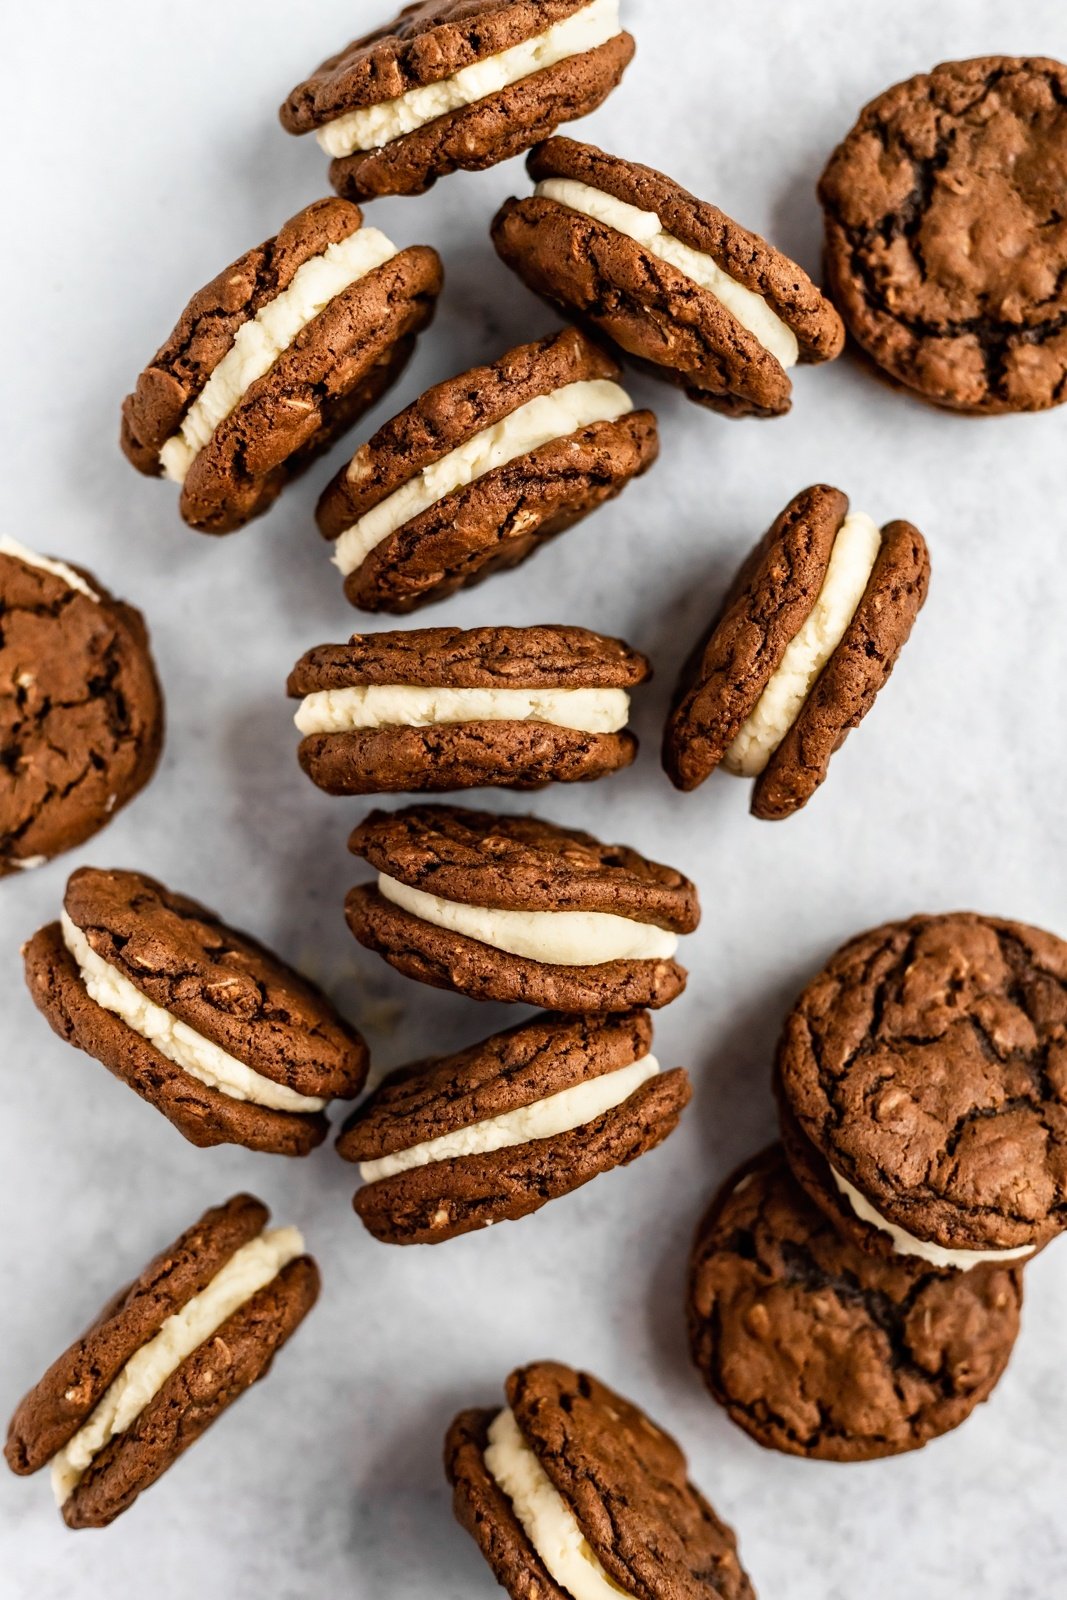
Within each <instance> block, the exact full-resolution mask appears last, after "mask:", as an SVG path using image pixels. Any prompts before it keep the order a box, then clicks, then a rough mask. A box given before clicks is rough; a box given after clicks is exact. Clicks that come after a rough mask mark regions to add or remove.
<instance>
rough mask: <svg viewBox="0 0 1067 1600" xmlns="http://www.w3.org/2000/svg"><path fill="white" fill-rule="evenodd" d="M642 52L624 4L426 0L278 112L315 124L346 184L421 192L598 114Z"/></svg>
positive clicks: (350, 48)
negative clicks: (628, 29) (622, 11)
mask: <svg viewBox="0 0 1067 1600" xmlns="http://www.w3.org/2000/svg"><path fill="white" fill-rule="evenodd" d="M633 53H634V41H633V39H632V38H631V36H630V35H629V34H628V33H624V32H623V31H622V28H621V25H620V22H619V0H422V4H420V5H409V6H405V8H404V9H403V10H402V11H401V12H400V14H399V16H397V17H396V18H394V20H393V21H392V22H388V23H386V24H385V26H384V27H381V28H376V29H375V30H374V32H373V33H368V34H364V35H363V37H362V38H359V39H353V41H352V43H351V44H349V45H346V46H345V48H344V49H343V50H339V51H338V52H337V54H336V55H334V56H330V57H329V59H328V60H326V61H324V62H323V63H322V65H321V66H320V67H317V68H316V69H315V71H314V72H313V73H312V74H311V75H310V77H308V78H306V79H305V80H304V82H303V83H299V84H297V86H296V88H295V89H294V90H293V92H292V94H290V96H289V98H288V99H287V100H286V102H285V104H284V105H283V106H282V107H281V110H280V112H279V116H280V117H281V122H282V127H283V128H285V129H286V131H287V132H288V133H296V134H300V133H310V132H312V131H314V133H315V137H316V139H317V140H318V142H319V144H320V145H321V147H322V149H323V150H324V151H325V152H326V154H327V155H328V156H330V157H331V158H332V159H331V162H330V182H331V183H332V184H333V186H334V188H335V189H336V190H337V192H338V194H343V195H346V196H347V197H348V198H349V199H350V200H370V199H372V198H373V197H374V196H375V195H382V194H423V193H424V192H425V190H427V189H429V188H430V186H431V185H432V184H433V183H435V182H436V181H437V179H438V178H440V177H443V176H444V174H445V173H448V172H455V171H456V170H457V168H462V169H466V170H468V171H471V170H473V171H480V170H481V169H482V168H483V167H492V166H495V165H496V163H497V162H498V161H506V160H507V159H508V158H509V157H510V156H516V155H519V154H520V152H521V151H523V150H528V149H529V147H530V145H532V144H533V143H534V142H535V140H537V139H544V138H546V137H547V135H548V134H550V133H551V132H552V130H553V129H554V128H557V127H558V126H559V124H560V123H561V122H573V121H574V120H575V118H576V117H584V116H586V115H587V114H588V113H589V112H590V111H595V110H596V108H597V106H598V105H600V103H601V102H602V101H603V100H606V99H607V97H608V95H609V94H610V93H611V91H612V89H614V88H615V86H616V84H617V83H618V82H619V80H620V79H621V77H622V75H623V73H624V72H625V70H626V68H627V67H628V66H629V64H630V61H631V59H632V58H633Z"/></svg>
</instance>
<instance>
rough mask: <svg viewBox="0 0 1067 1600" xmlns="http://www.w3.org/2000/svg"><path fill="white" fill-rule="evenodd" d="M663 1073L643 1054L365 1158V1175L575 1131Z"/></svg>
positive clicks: (372, 1178) (369, 1178)
mask: <svg viewBox="0 0 1067 1600" xmlns="http://www.w3.org/2000/svg"><path fill="white" fill-rule="evenodd" d="M658 1071H659V1062H658V1061H657V1060H656V1058H655V1056H642V1058H641V1060H640V1061H633V1062H631V1063H630V1065H629V1066H628V1067H618V1068H616V1070H615V1071H614V1072H604V1073H602V1074H601V1075H600V1077H598V1078H589V1079H587V1080H586V1081H585V1082H584V1083H576V1084H574V1085H573V1086H572V1087H571V1088H570V1089H561V1090H560V1091H559V1093H558V1094H550V1095H548V1096H546V1098H545V1099H544V1100H537V1101H535V1102H534V1103H533V1105H528V1106H519V1107H518V1108H517V1109H516V1110H514V1111H504V1112H501V1114H500V1115H499V1116H497V1117H489V1118H488V1119H487V1120H486V1121H485V1122H475V1123H472V1124H471V1125H470V1126H469V1127H466V1128H457V1129H456V1130H455V1131H454V1132H453V1133H443V1134H441V1136H440V1137H439V1138H437V1139H427V1140H425V1141H424V1142H423V1143H422V1144H415V1145H412V1146H411V1147H410V1149H408V1150H397V1151H396V1152H395V1153H394V1154H393V1155H388V1156H380V1157H379V1158H378V1160H376V1161H364V1162H361V1164H360V1168H359V1175H360V1177H361V1178H362V1179H363V1182H364V1183H376V1182H377V1181H378V1179H379V1178H395V1177H396V1175H397V1174H398V1173H400V1172H410V1171H411V1170H412V1168H413V1167H428V1166H430V1165H432V1163H433V1162H435V1161H454V1160H455V1159H456V1158H457V1157H458V1156H482V1155H487V1154H488V1153H489V1152H490V1151H491V1150H507V1149H510V1148H511V1147H512V1146H513V1145H517V1144H531V1143H533V1142H534V1141H535V1140H537V1139H553V1138H555V1136H556V1135H557V1134H559V1133H570V1132H572V1130H573V1129H575V1128H580V1127H581V1126H582V1125H583V1123H586V1122H595V1121H596V1120H597V1118H598V1117H602V1116H603V1115H604V1113H605V1111H611V1110H613V1109H614V1107H615V1106H621V1105H622V1103H623V1101H624V1100H628V1099H629V1098H630V1096H631V1095H632V1094H634V1093H635V1091H636V1090H638V1089H639V1088H640V1087H641V1085H642V1084H643V1083H647V1082H648V1080H649V1079H650V1078H654V1077H655V1076H656V1074H657V1072H658Z"/></svg>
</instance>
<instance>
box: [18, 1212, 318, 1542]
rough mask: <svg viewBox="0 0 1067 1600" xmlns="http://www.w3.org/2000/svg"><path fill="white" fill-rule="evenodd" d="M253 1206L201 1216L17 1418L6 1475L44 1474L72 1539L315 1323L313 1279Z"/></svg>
mask: <svg viewBox="0 0 1067 1600" xmlns="http://www.w3.org/2000/svg"><path fill="white" fill-rule="evenodd" d="M269 1216H270V1212H269V1211H268V1210H267V1207H266V1206H265V1205H264V1204H263V1203H262V1201H260V1200H256V1199H254V1198H253V1197H252V1196H251V1195H247V1194H239V1195H235V1196H234V1198H233V1199H232V1200H228V1201H227V1202H226V1204H225V1205H221V1206H214V1207H213V1208H212V1209H211V1210H210V1211H205V1213H204V1215H203V1216H202V1217H201V1218H200V1220H199V1222H196V1223H194V1224H193V1226H192V1227H191V1228H187V1229H186V1230H185V1232H184V1233H183V1234H181V1235H180V1236H179V1237H178V1238H177V1239H175V1241H174V1243H173V1244H171V1245H169V1246H168V1247H167V1249H166V1250H164V1251H163V1252H162V1253H161V1254H160V1255H158V1256H156V1258H155V1260H154V1261H150V1262H149V1263H148V1265H147V1267H145V1269H144V1271H143V1272H142V1273H141V1275H140V1277H139V1278H136V1279H135V1280H134V1282H133V1283H132V1284H130V1285H129V1286H128V1287H127V1288H125V1289H120V1290H119V1292H118V1294H117V1295H116V1296H115V1297H114V1299H113V1300H111V1301H109V1303H108V1304H107V1305H106V1306H105V1307H104V1309H103V1310H102V1311H101V1313H100V1315H99V1316H98V1317H97V1319H96V1321H95V1322H93V1323H92V1325H91V1326H90V1327H89V1328H88V1329H87V1331H86V1332H85V1333H83V1334H82V1336H81V1338H80V1339H78V1340H76V1341H75V1343H74V1344H72V1345H71V1347H70V1349H69V1350H67V1351H65V1352H64V1354H63V1355H61V1356H60V1357H59V1359H58V1361H56V1362H54V1363H53V1364H52V1366H50V1367H49V1369H48V1371H47V1372H46V1373H45V1375H44V1377H43V1378H42V1379H41V1381H40V1383H38V1384H37V1385H36V1387H35V1388H33V1389H31V1390H30V1392H29V1394H28V1395H26V1397H25V1399H24V1400H23V1401H22V1403H21V1404H20V1405H19V1407H18V1409H17V1411H16V1412H15V1415H14V1416H13V1417H12V1419H11V1424H10V1426H9V1428H8V1435H7V1444H6V1446H5V1447H4V1455H5V1456H6V1457H7V1464H8V1466H9V1467H10V1468H11V1470H12V1472H18V1473H31V1472H37V1471H39V1470H40V1468H41V1467H44V1466H50V1467H51V1476H52V1487H53V1489H54V1491H55V1497H56V1503H57V1504H58V1506H59V1508H60V1512H61V1514H62V1517H63V1520H64V1522H65V1523H66V1524H67V1526H68V1528H103V1527H106V1526H107V1524H108V1523H109V1522H113V1521H114V1520H115V1518H116V1517H117V1516H119V1515H121V1513H122V1512H123V1511H126V1510H127V1509H128V1508H129V1507H130V1506H132V1504H133V1502H134V1501H135V1500H136V1499H137V1496H138V1495H139V1494H141V1493H142V1491H143V1490H145V1489H148V1488H150V1487H151V1485H152V1484H153V1483H155V1481H156V1479H157V1478H160V1477H162V1475H163V1473H164V1472H166V1470H167V1468H168V1467H169V1466H171V1465H172V1464H173V1462H175V1461H176V1460H177V1459H178V1457H179V1456H180V1455H181V1454H182V1453H183V1451H185V1450H187V1449H188V1448H189V1446H190V1445H191V1444H194V1443H195V1442H196V1440H197V1439H199V1437H200V1435H201V1434H202V1433H203V1432H204V1430H205V1429H206V1428H209V1427H210V1426H211V1424H212V1423H213V1422H214V1421H215V1418H216V1417H218V1416H221V1414H222V1413H223V1412H224V1411H225V1410H226V1409H227V1407H228V1406H231V1405H232V1404H233V1402H234V1401H235V1400H236V1399H238V1398H239V1397H240V1396H241V1395H242V1394H243V1393H244V1391H245V1390H246V1389H248V1388H250V1387H251V1386H252V1384H253V1383H255V1382H256V1381H257V1379H259V1378H262V1377H265V1376H266V1374H267V1373H268V1372H269V1370H270V1365H271V1362H272V1361H273V1360H274V1357H275V1354H276V1353H277V1352H278V1351H279V1350H280V1349H281V1347H282V1345H283V1344H285V1342H286V1341H287V1340H288V1338H289V1337H290V1335H291V1334H292V1333H293V1332H294V1331H295V1329H296V1328H298V1327H299V1325H300V1323H301V1322H302V1321H303V1320H304V1318H305V1317H306V1316H307V1313H308V1312H309V1311H310V1310H311V1307H312V1306H313V1305H314V1303H315V1300H316V1298H317V1296H318V1292H319V1269H318V1267H317V1266H316V1265H315V1263H314V1261H313V1260H312V1259H311V1257H310V1256H309V1255H305V1254H304V1241H303V1239H302V1238H301V1237H300V1234H299V1233H298V1232H297V1230H296V1228H272V1229H267V1227H266V1224H267V1219H268V1217H269Z"/></svg>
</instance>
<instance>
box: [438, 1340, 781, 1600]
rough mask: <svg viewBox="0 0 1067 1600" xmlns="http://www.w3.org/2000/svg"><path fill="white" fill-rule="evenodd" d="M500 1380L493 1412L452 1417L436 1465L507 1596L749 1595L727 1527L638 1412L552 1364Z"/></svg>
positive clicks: (745, 1599)
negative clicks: (441, 1464) (500, 1404)
mask: <svg viewBox="0 0 1067 1600" xmlns="http://www.w3.org/2000/svg"><path fill="white" fill-rule="evenodd" d="M505 1388H506V1393H507V1404H506V1405H505V1406H504V1408H503V1410H500V1411H496V1410H488V1411H480V1410H472V1411H462V1412H460V1414H459V1416H458V1417H456V1419H455V1421H454V1422H453V1423H452V1426H451V1427H450V1428H449V1430H448V1433H447V1435H446V1437H445V1472H446V1473H447V1475H448V1481H449V1482H450V1483H451V1485H452V1488H453V1496H452V1503H453V1508H454V1510H455V1513H456V1519H457V1521H458V1522H459V1523H460V1524H461V1525H462V1526H463V1527H464V1528H466V1530H467V1532H468V1533H469V1534H470V1535H471V1537H472V1538H473V1539H474V1540H475V1541H476V1543H477V1544H478V1546H479V1548H480V1550H481V1552H482V1554H483V1555H484V1557H485V1559H486V1561H488V1563H489V1565H490V1567H491V1568H492V1569H493V1573H494V1575H495V1577H496V1579H497V1582H498V1583H499V1584H500V1585H501V1587H502V1588H504V1589H506V1590H507V1592H508V1594H509V1595H511V1596H512V1600H535V1597H536V1600H617V1597H618V1596H619V1595H629V1596H632V1597H633V1600H678V1597H680V1596H683V1595H684V1596H686V1600H755V1591H754V1590H753V1588H752V1585H751V1583H750V1582H749V1579H748V1574H747V1573H746V1572H745V1570H744V1568H743V1567H742V1565H741V1562H740V1559H739V1557H738V1554H737V1540H736V1538H735V1537H734V1533H733V1530H732V1529H731V1528H729V1527H727V1526H726V1524H725V1523H724V1522H722V1521H720V1519H719V1518H718V1516H716V1514H715V1512H714V1510H713V1509H712V1507H711V1506H710V1505H709V1504H708V1502H707V1501H706V1500H705V1498H704V1496H703V1495H702V1494H701V1493H700V1490H699V1489H697V1488H696V1487H695V1485H694V1484H692V1483H690V1482H689V1478H688V1469H687V1465H686V1459H685V1456H684V1455H683V1454H682V1452H681V1450H680V1449H679V1447H678V1445H677V1444H676V1443H675V1441H674V1440H673V1439H672V1438H671V1437H670V1436H669V1435H668V1434H666V1433H664V1432H663V1430H662V1429H661V1428H658V1427H657V1426H656V1424H655V1423H654V1422H653V1421H652V1420H651V1419H650V1418H649V1417H647V1416H646V1415H645V1413H644V1412H643V1411H641V1410H639V1409H638V1407H637V1406H635V1405H633V1404H632V1403H631V1402H630V1401H629V1400H624V1399H623V1397H622V1396H621V1395H619V1394H615V1393H614V1391H613V1390H611V1389H609V1388H608V1387H607V1385H606V1384H603V1383H600V1382H599V1381H598V1380H597V1379H596V1378H593V1377H590V1376H589V1374H588V1373H585V1372H575V1371H574V1370H573V1369H572V1368H571V1367H566V1366H563V1365H561V1364H560V1363H559V1362H556V1361H535V1362H533V1363H532V1364H531V1365H530V1366H528V1367H520V1368H519V1369H518V1370H517V1371H516V1372H513V1373H512V1374H511V1376H510V1377H509V1378H508V1380H507V1384H506V1385H505Z"/></svg>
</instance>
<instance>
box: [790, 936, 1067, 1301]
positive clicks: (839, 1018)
mask: <svg viewBox="0 0 1067 1600" xmlns="http://www.w3.org/2000/svg"><path fill="white" fill-rule="evenodd" d="M1065 1035H1067V943H1064V941H1063V940H1062V939H1057V938H1056V937H1055V936H1054V935H1053V934H1051V933H1043V932H1042V931H1041V930H1040V929H1038V928H1028V927H1024V926H1023V925H1022V924H1021V923H1017V922H1005V921H1002V920H1001V919H999V918H996V917H981V916H975V915H973V914H970V913H962V912H961V913H956V914H951V915H945V916H921V917H912V918H911V919H910V920H909V921H907V922H891V923H887V924H886V925H885V927H881V928H875V929H874V930H873V931H871V932H870V933H864V934H861V935H860V936H859V937H858V938H856V939H853V940H851V941H850V942H849V943H848V944H846V945H844V946H843V947H842V948H841V949H840V950H839V951H838V952H837V954H836V955H835V956H833V957H832V959H831V960H830V961H829V962H828V963H827V965H826V967H825V968H824V969H823V971H822V972H821V973H819V975H818V977H816V978H815V979H814V980H813V981H812V982H811V983H810V984H809V985H808V987H807V988H806V989H805V990H804V992H803V994H802V995H801V996H800V999H799V1000H798V1001H797V1003H796V1005H795V1006H794V1008H793V1010H792V1012H791V1013H790V1015H789V1017H788V1019H787V1020H786V1024H785V1028H784V1030H783V1033H782V1037H781V1040H780V1043H779V1046H778V1059H777V1081H778V1093H779V1097H780V1100H781V1104H782V1131H783V1136H784V1139H785V1147H786V1153H787V1155H788V1156H789V1159H790V1163H791V1165H792V1167H793V1170H794V1172H795V1174H796V1176H797V1178H798V1180H799V1181H800V1183H801V1184H802V1186H803V1187H804V1188H805V1189H806V1190H807V1191H808V1193H809V1194H810V1196H811V1198H812V1199H813V1200H814V1201H815V1203H816V1204H817V1205H820V1206H821V1207H822V1208H823V1210H824V1211H826V1213H827V1214H828V1215H829V1216H830V1218H831V1219H832V1221H833V1222H834V1224H835V1226H836V1227H837V1228H838V1229H839V1231H841V1232H842V1233H844V1234H845V1235H846V1236H847V1237H848V1238H849V1239H851V1240H853V1241H854V1242H855V1243H856V1244H859V1245H860V1246H862V1247H863V1248H865V1249H869V1250H874V1251H877V1252H879V1253H880V1254H882V1255H888V1254H892V1253H894V1252H895V1253H896V1254H898V1255H903V1256H906V1257H908V1258H909V1259H915V1258H918V1259H919V1260H921V1261H926V1262H928V1263H930V1264H931V1265H933V1266H936V1267H942V1268H949V1267H951V1268H957V1269H960V1270H968V1269H971V1268H974V1267H976V1266H978V1265H980V1264H981V1263H982V1262H995V1263H1000V1264H1003V1263H1006V1262H1007V1263H1010V1262H1016V1261H1024V1260H1026V1259H1027V1258H1028V1257H1029V1256H1031V1255H1033V1253H1034V1252H1035V1251H1036V1250H1038V1249H1039V1248H1040V1247H1041V1246H1042V1245H1044V1244H1046V1243H1047V1242H1048V1241H1049V1240H1050V1239H1052V1238H1053V1237H1055V1235H1056V1234H1057V1233H1060V1232H1061V1231H1062V1230H1063V1229H1064V1227H1067V1076H1065V1073H1064V1038H1065Z"/></svg>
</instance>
